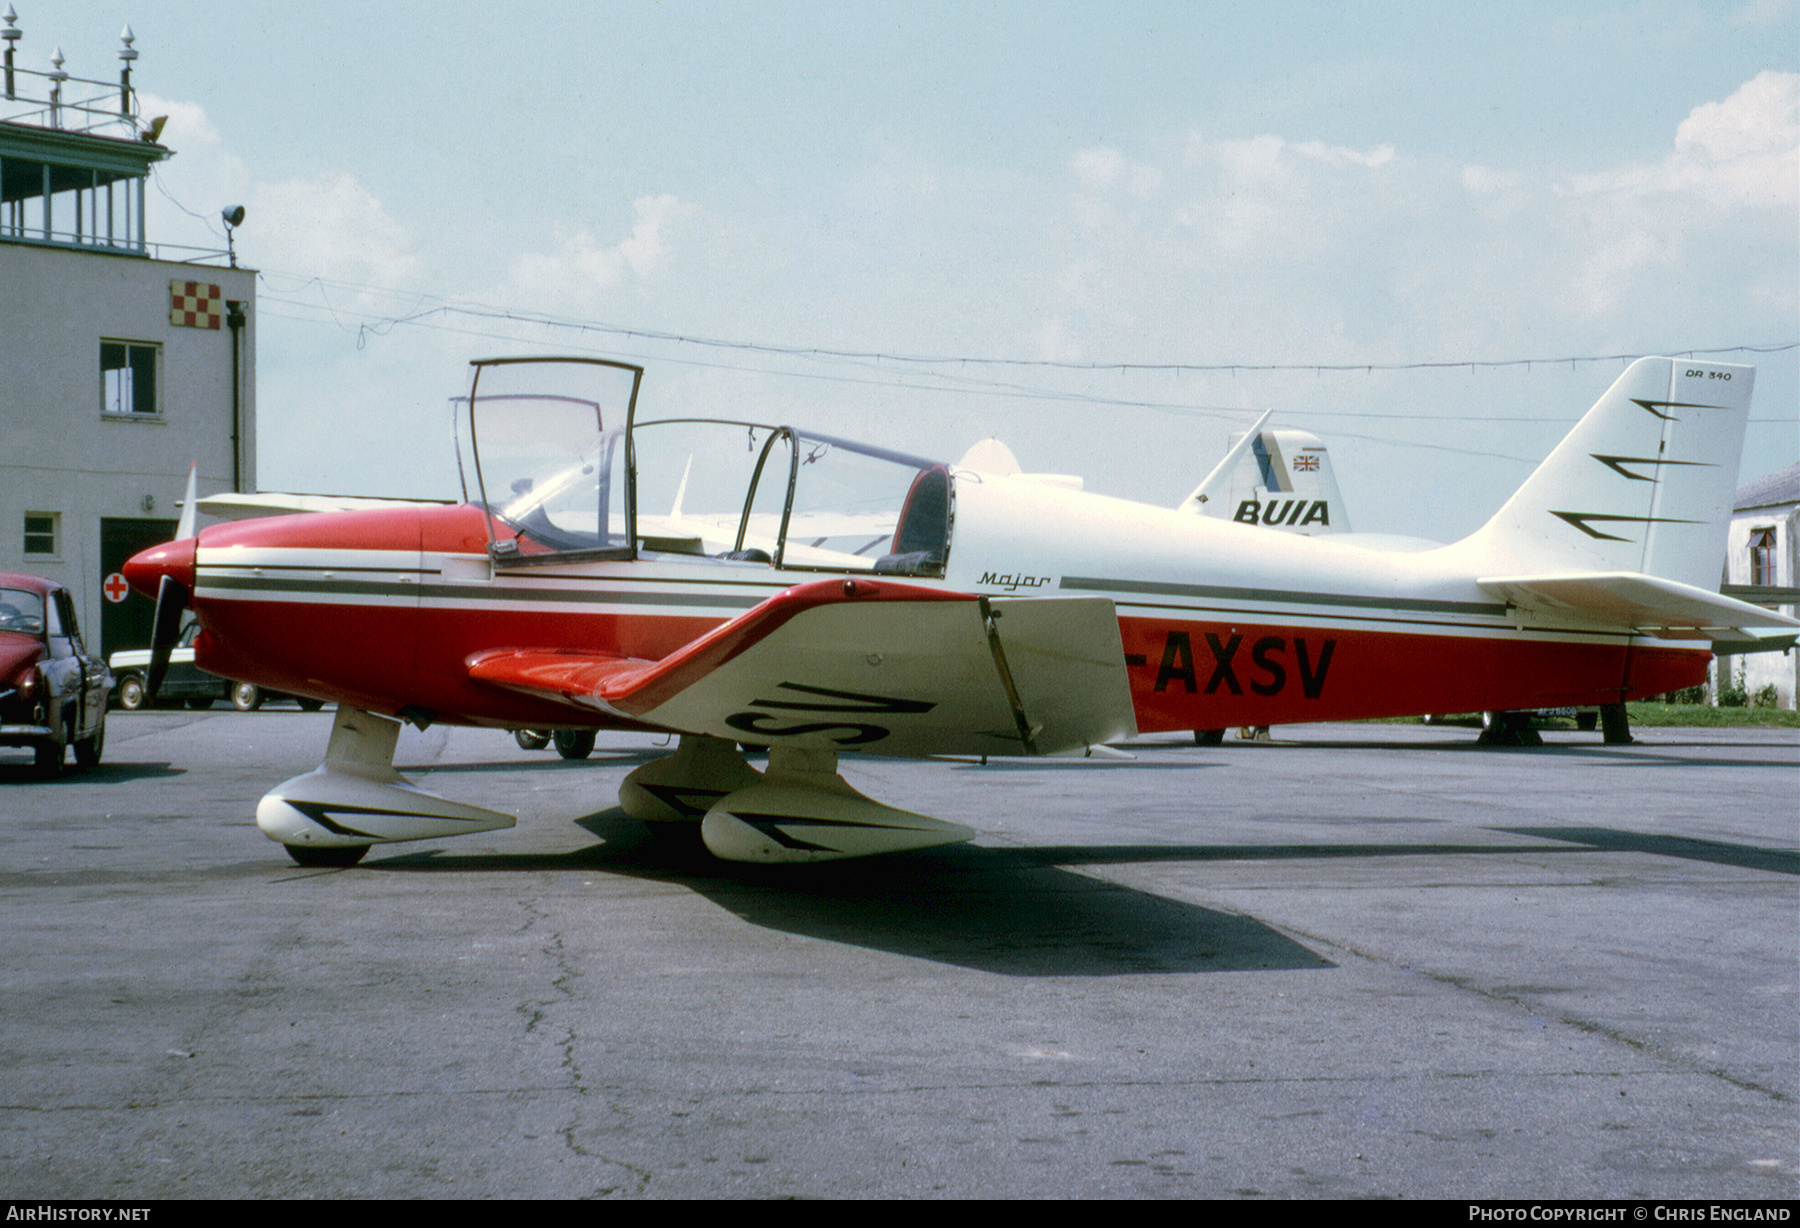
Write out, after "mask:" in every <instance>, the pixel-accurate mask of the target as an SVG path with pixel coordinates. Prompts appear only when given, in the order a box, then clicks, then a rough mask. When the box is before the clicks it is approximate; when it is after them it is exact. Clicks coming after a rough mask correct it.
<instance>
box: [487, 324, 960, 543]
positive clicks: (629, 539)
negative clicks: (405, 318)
mask: <svg viewBox="0 0 1800 1228" xmlns="http://www.w3.org/2000/svg"><path fill="white" fill-rule="evenodd" d="M473 366H474V373H473V377H472V379H471V381H470V390H469V395H468V397H467V398H459V400H458V403H457V404H458V414H457V419H458V431H457V434H458V452H459V459H462V461H463V494H464V498H465V499H467V500H469V501H470V502H475V503H479V504H480V505H481V506H482V507H484V508H485V509H487V512H488V525H489V538H490V544H489V549H490V552H491V553H492V555H493V558H494V560H495V562H496V564H497V565H500V566H530V565H533V564H540V563H550V562H573V561H582V560H587V559H624V558H638V557H642V556H645V555H691V556H697V557H706V558H714V559H721V560H727V561H735V562H740V563H763V564H768V565H770V566H774V567H778V568H784V569H790V570H811V571H832V572H845V571H852V572H854V571H869V572H882V573H887V574H896V575H942V574H943V568H944V561H945V557H946V555H947V553H948V549H949V535H950V519H951V517H950V506H951V503H950V500H951V485H950V475H949V470H948V469H947V468H946V467H945V466H944V465H942V464H939V463H937V462H935V461H931V460H927V459H924V458H922V457H916V456H908V455H905V454H902V453H898V452H892V451H889V450H887V449H883V448H877V447H871V446H869V445H866V444H858V443H852V442H850V441H848V440H843V439H837V438H834V437H832V436H828V435H821V434H818V433H815V432H811V431H802V430H796V429H794V428H792V427H786V426H776V425H772V424H769V423H761V422H748V421H740V420H734V419H725V418H650V419H646V418H644V417H642V416H640V415H639V413H638V410H637V399H638V389H639V387H640V386H641V384H642V381H643V369H642V368H641V367H636V366H632V365H630V364H627V363H618V362H611V361H607V360H604V359H582V358H560V359H490V360H482V361H478V362H476V363H474V364H473Z"/></svg>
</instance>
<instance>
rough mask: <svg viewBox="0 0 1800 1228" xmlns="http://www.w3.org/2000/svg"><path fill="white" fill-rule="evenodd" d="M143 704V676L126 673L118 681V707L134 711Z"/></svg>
mask: <svg viewBox="0 0 1800 1228" xmlns="http://www.w3.org/2000/svg"><path fill="white" fill-rule="evenodd" d="M143 706H144V676H143V675H142V674H126V675H125V677H124V679H123V680H122V681H120V683H119V707H121V708H123V709H124V710H125V711H127V712H136V711H138V710H139V709H141V708H142V707H143Z"/></svg>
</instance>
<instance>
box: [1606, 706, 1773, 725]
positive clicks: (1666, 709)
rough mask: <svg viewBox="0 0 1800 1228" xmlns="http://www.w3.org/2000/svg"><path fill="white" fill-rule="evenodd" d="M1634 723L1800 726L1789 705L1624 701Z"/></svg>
mask: <svg viewBox="0 0 1800 1228" xmlns="http://www.w3.org/2000/svg"><path fill="white" fill-rule="evenodd" d="M1625 711H1626V712H1628V713H1630V715H1631V723H1632V724H1633V725H1642V726H1644V727H1645V728H1646V729H1653V728H1655V727H1657V726H1659V725H1699V726H1706V727H1712V728H1722V727H1726V726H1730V727H1734V728H1736V727H1745V726H1757V727H1766V728H1773V729H1800V712H1796V711H1794V709H1792V708H1715V707H1712V706H1711V705H1710V704H1652V703H1641V704H1626V705H1625Z"/></svg>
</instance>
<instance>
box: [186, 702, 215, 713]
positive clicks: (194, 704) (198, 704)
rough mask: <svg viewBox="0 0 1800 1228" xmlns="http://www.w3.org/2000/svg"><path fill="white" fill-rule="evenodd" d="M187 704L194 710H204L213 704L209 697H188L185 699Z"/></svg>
mask: <svg viewBox="0 0 1800 1228" xmlns="http://www.w3.org/2000/svg"><path fill="white" fill-rule="evenodd" d="M187 706H188V707H190V708H192V709H193V710H194V711H196V712H204V711H206V710H207V709H208V708H210V707H212V706H213V701H212V700H210V699H190V700H188V701H187Z"/></svg>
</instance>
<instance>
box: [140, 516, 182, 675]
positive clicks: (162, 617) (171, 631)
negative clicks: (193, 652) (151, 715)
mask: <svg viewBox="0 0 1800 1228" xmlns="http://www.w3.org/2000/svg"><path fill="white" fill-rule="evenodd" d="M189 489H190V490H192V487H190V488H189ZM190 506H192V505H191V503H190ZM187 603H188V591H187V586H186V585H185V584H183V583H182V582H181V581H179V580H177V579H176V578H175V577H174V576H164V577H163V578H162V583H161V584H159V585H157V587H156V621H155V623H153V624H152V626H151V631H150V669H149V672H148V673H146V674H145V675H144V693H145V694H146V695H147V696H148V697H149V698H150V699H151V700H152V701H154V700H155V699H156V693H157V692H158V691H160V690H161V689H162V684H163V677H164V675H166V674H167V673H168V672H169V654H170V653H171V652H172V651H174V648H175V641H176V640H178V639H180V638H181V612H182V611H183V610H185V609H187Z"/></svg>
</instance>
